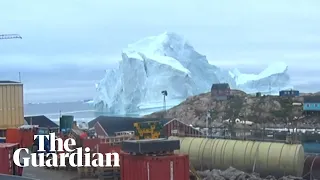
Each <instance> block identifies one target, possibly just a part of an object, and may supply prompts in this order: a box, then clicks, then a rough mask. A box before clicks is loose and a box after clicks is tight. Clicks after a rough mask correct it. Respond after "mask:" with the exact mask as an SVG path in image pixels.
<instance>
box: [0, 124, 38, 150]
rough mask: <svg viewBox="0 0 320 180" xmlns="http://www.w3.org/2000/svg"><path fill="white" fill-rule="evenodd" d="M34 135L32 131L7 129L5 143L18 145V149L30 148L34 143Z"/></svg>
mask: <svg viewBox="0 0 320 180" xmlns="http://www.w3.org/2000/svg"><path fill="white" fill-rule="evenodd" d="M34 133H35V132H34V131H33V129H18V128H11V129H7V133H6V142H7V143H19V144H20V147H31V146H32V144H33V142H34V140H33V135H34Z"/></svg>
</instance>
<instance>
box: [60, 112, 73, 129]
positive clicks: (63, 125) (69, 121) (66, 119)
mask: <svg viewBox="0 0 320 180" xmlns="http://www.w3.org/2000/svg"><path fill="white" fill-rule="evenodd" d="M73 121H74V117H73V116H69V115H63V116H61V117H60V131H61V132H69V131H70V130H71V129H72V125H73Z"/></svg>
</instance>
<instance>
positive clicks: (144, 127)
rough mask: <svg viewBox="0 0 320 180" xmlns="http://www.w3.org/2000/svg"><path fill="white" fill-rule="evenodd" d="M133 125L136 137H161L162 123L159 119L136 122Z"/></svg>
mask: <svg viewBox="0 0 320 180" xmlns="http://www.w3.org/2000/svg"><path fill="white" fill-rule="evenodd" d="M133 126H134V127H135V137H136V139H158V138H160V137H161V131H162V128H163V124H162V122H161V121H146V122H136V123H134V124H133Z"/></svg>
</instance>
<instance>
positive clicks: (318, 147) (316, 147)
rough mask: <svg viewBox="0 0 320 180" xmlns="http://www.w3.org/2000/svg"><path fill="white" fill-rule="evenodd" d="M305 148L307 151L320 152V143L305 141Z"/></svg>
mask: <svg viewBox="0 0 320 180" xmlns="http://www.w3.org/2000/svg"><path fill="white" fill-rule="evenodd" d="M302 145H303V149H304V152H305V153H317V154H320V143H317V142H312V143H303V144H302Z"/></svg>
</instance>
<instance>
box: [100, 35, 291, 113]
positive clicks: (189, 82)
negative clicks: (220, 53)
mask: <svg viewBox="0 0 320 180" xmlns="http://www.w3.org/2000/svg"><path fill="white" fill-rule="evenodd" d="M280 64H281V63H280ZM274 66H275V68H273V67H269V68H267V69H266V70H264V71H263V72H261V73H260V74H258V75H254V74H242V73H240V72H239V71H238V70H233V71H232V72H231V71H227V70H223V69H220V68H218V67H216V66H214V65H211V64H209V63H208V60H207V59H206V57H205V56H204V55H201V54H200V53H198V52H197V51H195V50H194V48H193V47H192V46H191V45H190V44H189V43H188V42H187V41H186V40H185V38H183V37H182V36H179V35H177V34H175V33H167V32H166V33H163V34H160V35H158V36H153V37H147V38H144V39H142V40H139V41H137V42H136V43H133V44H130V45H128V47H127V48H125V49H124V50H123V52H122V60H121V61H120V62H119V67H118V68H117V69H112V70H107V71H106V74H105V77H104V78H103V79H102V80H101V81H100V82H99V83H98V84H97V85H96V89H97V92H98V95H97V96H96V97H95V99H94V105H95V107H96V109H97V110H99V111H104V112H109V113H114V114H126V113H132V112H137V111H141V109H144V108H151V107H152V106H153V105H155V106H161V105H162V104H163V98H164V97H163V95H162V94H161V91H163V90H167V91H168V96H167V97H166V104H167V105H168V106H170V107H171V106H174V105H176V104H178V103H179V102H181V101H182V100H184V99H185V98H187V97H188V96H192V95H196V94H199V93H203V92H208V91H210V88H211V85H212V84H213V83H229V85H230V86H231V88H238V89H241V90H245V91H257V90H268V88H269V86H270V85H271V86H276V87H277V89H278V88H283V87H287V85H288V82H289V81H288V78H289V76H288V75H287V74H286V71H287V66H286V65H285V64H281V66H280V65H276V64H275V65H274ZM280 67H282V68H280ZM284 67H285V69H284ZM276 68H279V69H276ZM270 82H272V83H271V84H270ZM265 84H268V87H265Z"/></svg>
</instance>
